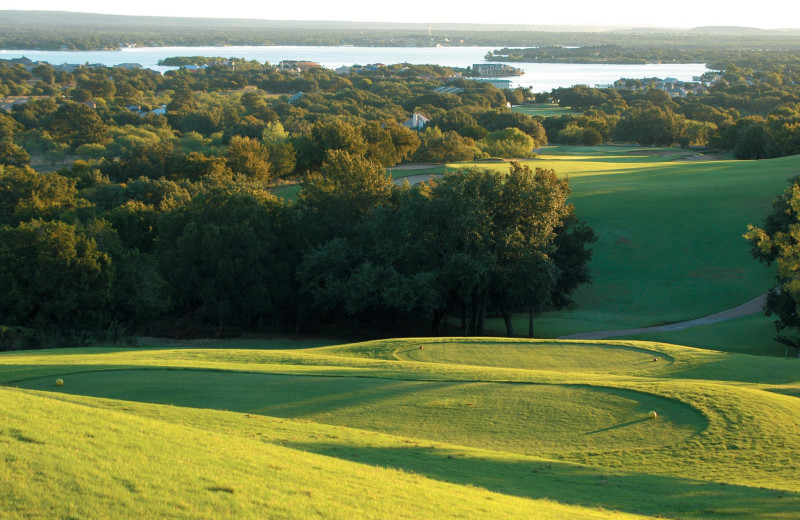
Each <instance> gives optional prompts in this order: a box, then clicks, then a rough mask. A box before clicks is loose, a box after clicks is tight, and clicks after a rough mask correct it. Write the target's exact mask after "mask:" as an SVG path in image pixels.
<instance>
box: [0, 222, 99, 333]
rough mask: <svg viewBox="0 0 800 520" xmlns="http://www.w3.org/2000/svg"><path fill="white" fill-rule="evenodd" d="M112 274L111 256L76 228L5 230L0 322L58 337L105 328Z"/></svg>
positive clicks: (34, 225) (36, 225)
mask: <svg viewBox="0 0 800 520" xmlns="http://www.w3.org/2000/svg"><path fill="white" fill-rule="evenodd" d="M112 276H113V274H112V269H111V260H110V259H109V257H108V255H106V254H105V253H103V252H101V251H99V250H98V247H97V244H96V242H95V240H94V239H93V238H92V237H90V236H87V235H86V234H85V233H83V232H82V231H81V230H79V229H78V228H76V227H75V226H73V225H70V224H66V223H64V222H44V221H41V220H32V221H29V222H24V223H22V224H20V225H19V226H18V227H10V226H2V227H0V295H2V296H1V297H0V323H3V324H7V325H16V326H23V327H30V328H35V329H37V330H41V331H45V332H52V333H56V334H64V333H65V332H68V331H73V330H96V329H100V328H103V327H104V326H105V325H106V324H107V323H108V319H109V317H110V316H109V312H108V307H109V303H110V301H111V292H112V285H111V284H112Z"/></svg>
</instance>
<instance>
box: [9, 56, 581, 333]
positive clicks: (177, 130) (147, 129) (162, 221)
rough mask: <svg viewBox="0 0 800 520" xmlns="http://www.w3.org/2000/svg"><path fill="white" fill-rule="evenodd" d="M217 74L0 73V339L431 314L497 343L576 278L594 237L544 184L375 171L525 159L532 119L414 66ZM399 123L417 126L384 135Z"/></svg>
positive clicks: (562, 298)
mask: <svg viewBox="0 0 800 520" xmlns="http://www.w3.org/2000/svg"><path fill="white" fill-rule="evenodd" d="M235 65H236V66H235V70H234V67H227V66H224V65H222V64H213V65H211V66H209V67H208V68H207V69H204V70H201V71H198V72H196V73H191V72H189V71H187V70H178V71H172V72H169V73H167V74H165V75H163V76H162V75H160V74H157V73H153V72H150V71H145V70H127V69H122V68H105V67H98V68H89V67H80V68H78V69H76V70H75V71H72V72H64V71H56V70H55V69H53V68H52V67H49V66H47V65H39V66H37V67H35V68H33V70H30V71H28V70H27V69H25V68H24V67H23V66H22V65H16V66H7V65H0V82H2V84H3V85H5V86H6V88H8V89H9V90H10V89H17V92H25V94H26V95H27V96H29V98H28V99H27V101H26V102H24V103H19V104H16V105H14V106H13V107H12V108H11V110H10V112H8V113H5V114H0V142H2V143H3V146H4V148H2V153H0V164H2V165H1V166H0V199H1V200H2V208H3V211H2V215H0V226H1V227H0V235H2V237H0V244H2V245H0V259H2V261H1V264H2V266H1V267H0V289H2V290H0V294H2V296H0V325H2V327H1V328H0V338H3V342H4V344H5V345H6V347H9V346H20V345H23V344H24V345H30V344H34V343H38V344H42V345H51V344H54V343H58V344H63V342H65V341H66V340H65V336H68V337H67V338H66V339H69V338H70V337H71V338H73V339H74V340H75V341H81V340H82V339H86V338H90V337H107V336H108V337H113V336H117V335H120V334H125V333H130V332H145V333H165V334H173V335H197V334H206V335H209V334H229V333H232V332H239V331H246V330H297V329H298V328H299V329H300V330H319V329H320V328H324V327H329V326H341V324H345V325H346V326H347V327H356V326H357V324H358V326H362V327H363V326H364V325H365V324H367V326H374V325H375V324H388V325H387V326H391V324H392V323H397V322H403V321H406V320H410V321H412V322H416V323H419V322H425V321H429V322H430V324H431V326H433V328H434V329H439V330H441V329H442V327H443V325H442V324H443V323H447V316H450V315H454V316H461V317H462V318H463V323H462V324H461V326H459V327H458V330H460V331H463V332H464V333H472V334H481V333H483V332H484V325H483V324H484V320H485V317H486V315H487V314H490V315H491V314H496V315H502V316H504V317H505V318H506V320H507V323H508V327H509V329H508V332H509V334H511V333H513V332H514V331H513V330H512V328H513V324H512V321H511V319H510V316H511V313H513V312H521V311H524V312H527V313H529V314H530V317H531V319H532V317H533V315H534V314H535V313H537V312H539V311H541V310H542V309H544V308H547V307H548V306H555V307H560V306H564V305H568V304H569V294H570V293H571V292H572V291H573V290H574V288H575V287H576V286H577V285H578V284H580V283H585V282H586V281H588V267H587V264H588V260H589V255H590V249H589V247H588V245H589V244H590V243H591V242H592V240H593V239H594V235H593V233H592V232H591V229H589V228H588V227H587V226H586V225H585V224H583V223H582V222H580V221H579V220H578V219H577V217H576V216H575V214H574V210H573V209H572V207H571V206H570V205H569V203H568V202H567V195H568V186H567V184H566V182H565V181H563V180H559V179H557V178H556V176H555V174H554V173H553V172H550V171H536V170H534V171H531V170H530V169H528V168H526V167H523V166H520V165H514V166H512V168H511V169H510V171H495V170H490V169H477V170H464V171H458V172H450V173H448V174H447V175H446V176H445V177H444V178H442V179H440V180H437V181H436V182H432V183H430V184H426V185H424V186H422V187H413V188H412V187H410V186H396V185H395V184H394V183H393V182H392V181H391V179H390V178H389V177H388V175H387V173H386V167H388V166H393V165H395V164H398V163H399V162H405V161H435V162H447V161H452V160H472V159H475V158H480V157H485V156H488V155H490V154H491V155H495V156H497V155H503V156H507V157H511V158H514V157H527V156H530V155H532V150H533V148H534V146H536V145H537V144H544V143H546V136H545V131H544V128H543V126H542V125H541V123H539V121H537V120H536V119H534V118H532V117H530V116H526V115H524V114H519V113H514V112H511V111H510V110H509V109H507V108H506V103H507V98H506V94H504V93H503V92H502V91H500V90H498V89H496V88H494V87H493V86H491V85H488V84H484V83H478V82H472V81H467V80H455V82H454V83H453V85H455V86H457V90H456V92H457V93H456V94H452V93H451V94H442V93H438V92H435V91H434V88H435V87H437V86H440V85H441V84H442V80H441V79H440V78H441V77H442V76H443V75H448V74H450V73H451V71H449V70H447V69H445V68H441V67H436V66H410V65H397V66H388V67H379V68H376V69H375V70H373V69H369V70H364V71H363V72H355V73H353V74H350V75H344V76H340V75H336V74H334V73H333V72H332V71H328V70H323V69H320V70H312V71H308V72H304V73H284V72H281V71H278V70H276V69H275V67H272V66H269V65H268V64H259V63H254V62H245V61H243V60H239V61H238V62H236V64H235ZM26 89H27V90H26ZM46 89H52V93H50V94H48V93H46V92H47V90H46ZM298 90H301V91H302V95H292V96H290V95H288V94H289V93H297V91H298ZM508 95H512V93H508ZM162 106H163V107H164V108H165V110H163V109H162V110H158V109H159V108H161V107H162ZM456 109H458V110H456ZM413 112H421V113H424V114H426V115H427V116H429V117H430V118H432V119H431V121H436V120H437V119H438V121H439V123H438V124H429V126H428V127H426V128H425V129H423V130H420V131H417V130H411V129H409V128H407V127H405V126H402V124H401V123H402V122H403V121H405V119H406V118H407V117H408V116H409V114H410V113H413ZM464 123H466V124H467V126H469V127H470V129H469V131H468V132H467V131H465V130H464V129H463V128H462V126H463V125H462V124H464ZM456 128H458V129H459V130H461V131H462V132H463V134H468V135H462V133H459V132H457V131H456V130H455V129H456ZM32 158H33V159H32ZM67 160H68V161H69V165H62V163H66V161H67ZM43 162H44V163H49V164H50V165H51V167H50V168H43V167H42V163H43ZM31 163H33V164H35V165H37V168H39V169H42V170H52V169H54V168H55V169H56V171H47V172H45V171H37V170H35V169H33V168H32V167H31V166H30V164H31ZM60 165H61V167H59V166H60ZM284 179H300V181H301V188H300V191H299V195H298V196H297V200H296V201H290V200H286V199H284V198H280V197H277V196H275V195H274V194H273V190H274V189H275V187H276V186H278V185H279V184H280V183H281V182H284ZM515 208H516V209H515ZM523 210H525V211H523ZM401 222H402V223H404V224H402V225H405V226H409V227H408V228H407V229H405V230H403V229H402V228H400V227H398V223H401ZM434 245H435V246H436V248H437V249H436V250H435V253H434V249H433V247H434ZM393 253H394V254H393ZM452 329H453V326H452V324H451V325H450V330H452ZM529 332H530V331H529ZM67 343H69V341H67Z"/></svg>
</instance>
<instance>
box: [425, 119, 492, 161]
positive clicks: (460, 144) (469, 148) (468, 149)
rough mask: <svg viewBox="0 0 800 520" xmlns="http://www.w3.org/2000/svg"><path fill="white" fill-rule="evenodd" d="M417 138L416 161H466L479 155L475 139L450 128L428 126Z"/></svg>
mask: <svg viewBox="0 0 800 520" xmlns="http://www.w3.org/2000/svg"><path fill="white" fill-rule="evenodd" d="M419 138H420V146H419V148H418V149H417V152H416V154H415V155H414V159H415V160H416V161H420V162H433V163H443V162H451V161H468V160H471V159H474V158H476V157H480V156H481V151H480V149H479V148H478V147H477V146H476V145H475V141H473V140H472V139H470V138H469V137H461V135H459V134H458V133H457V132H454V131H452V130H450V131H447V132H442V131H441V130H439V128H437V127H435V126H433V127H430V126H429V127H427V128H425V130H423V131H422V132H421V133H420V134H419Z"/></svg>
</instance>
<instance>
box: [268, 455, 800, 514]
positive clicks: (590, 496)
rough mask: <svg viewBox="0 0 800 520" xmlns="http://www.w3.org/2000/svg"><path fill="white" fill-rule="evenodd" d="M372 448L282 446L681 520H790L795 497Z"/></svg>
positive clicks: (797, 505) (548, 464)
mask: <svg viewBox="0 0 800 520" xmlns="http://www.w3.org/2000/svg"><path fill="white" fill-rule="evenodd" d="M406 442H408V443H409V446H408V447H374V446H363V445H348V444H334V443H327V442H319V443H317V442H287V443H282V444H283V445H285V446H286V447H290V448H295V449H299V450H302V451H307V452H312V453H317V454H320V455H327V456H331V457H336V458H339V459H344V460H349V461H353V462H360V463H363V464H371V465H374V466H379V467H389V468H396V469H401V470H403V471H407V472H412V473H417V474H420V475H424V476H426V477H429V478H432V479H436V480H440V481H445V482H450V483H454V484H460V485H470V486H478V487H482V488H485V489H487V490H489V491H494V492H498V493H503V494H507V495H515V496H520V497H525V498H531V499H549V500H554V501H557V502H560V503H563V504H570V505H581V506H586V507H602V508H603V509H609V510H616V511H622V512H628V513H636V514H645V515H653V516H655V515H666V516H669V517H673V516H678V517H680V518H706V517H708V516H709V515H712V516H724V517H725V518H741V519H751V518H755V517H761V518H763V517H772V516H779V517H785V518H790V517H792V516H793V515H796V514H797V511H800V494H798V493H791V492H786V491H782V490H774V489H763V488H752V487H746V486H738V485H728V484H724V483H715V482H707V481H702V480H694V479H688V478H687V479H683V478H677V477H670V476H662V475H653V474H647V473H637V472H630V471H620V470H612V469H603V468H597V467H585V466H580V465H576V464H571V463H565V462H552V461H546V460H536V459H529V460H519V459H518V460H508V459H505V458H504V455H502V454H498V458H496V459H495V458H490V457H482V456H479V455H476V454H471V453H468V450H463V451H462V450H459V449H458V448H454V447H439V446H435V445H427V443H425V445H423V444H417V442H418V441H412V440H407V441H406Z"/></svg>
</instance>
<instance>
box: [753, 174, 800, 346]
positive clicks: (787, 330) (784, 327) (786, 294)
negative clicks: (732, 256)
mask: <svg viewBox="0 0 800 520" xmlns="http://www.w3.org/2000/svg"><path fill="white" fill-rule="evenodd" d="M744 237H745V238H746V239H747V240H748V242H750V254H751V255H752V256H753V257H754V258H755V259H757V260H758V261H760V262H763V263H766V264H767V265H771V264H773V263H774V264H776V265H777V273H776V278H775V281H776V285H775V287H773V288H772V289H770V291H769V292H768V293H767V300H766V302H765V304H764V311H765V312H766V314H767V316H772V315H774V316H775V317H776V318H777V319H776V321H775V327H776V329H777V330H778V333H779V335H778V338H777V339H778V340H779V341H781V342H782V343H785V344H786V345H789V346H792V347H794V348H796V349H798V356H800V178H798V177H795V178H793V179H792V180H791V181H790V185H789V187H788V188H786V190H784V192H783V193H782V194H781V196H780V197H778V198H777V199H775V200H774V201H773V203H772V209H771V210H770V212H769V213H768V214H767V216H766V218H765V219H764V224H763V226H762V227H760V228H759V227H756V226H753V225H748V226H747V233H746V234H745V235H744ZM781 333H782V334H781Z"/></svg>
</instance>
